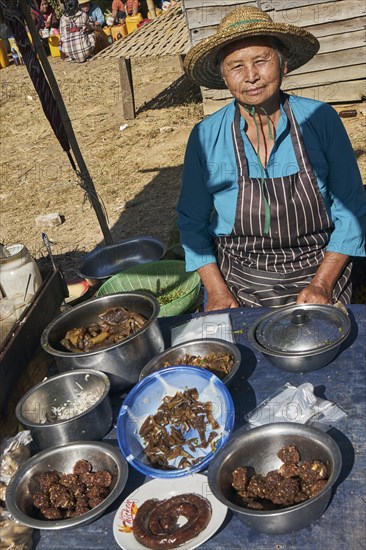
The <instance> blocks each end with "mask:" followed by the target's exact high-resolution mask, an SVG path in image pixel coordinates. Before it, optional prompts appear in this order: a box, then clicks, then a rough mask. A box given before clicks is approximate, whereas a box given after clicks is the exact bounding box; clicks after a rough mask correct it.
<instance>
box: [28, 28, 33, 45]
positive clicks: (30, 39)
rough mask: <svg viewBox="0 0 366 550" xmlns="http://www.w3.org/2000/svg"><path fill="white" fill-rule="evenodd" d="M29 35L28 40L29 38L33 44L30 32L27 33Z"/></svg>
mask: <svg viewBox="0 0 366 550" xmlns="http://www.w3.org/2000/svg"><path fill="white" fill-rule="evenodd" d="M27 35H28V38H29V42H30V43H31V44H33V40H32V35H31V33H30V32H29V31H28V32H27Z"/></svg>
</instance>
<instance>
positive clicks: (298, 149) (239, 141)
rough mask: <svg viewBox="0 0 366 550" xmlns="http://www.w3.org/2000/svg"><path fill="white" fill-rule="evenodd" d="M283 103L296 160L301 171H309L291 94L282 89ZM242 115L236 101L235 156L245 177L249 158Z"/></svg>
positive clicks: (234, 123)
mask: <svg viewBox="0 0 366 550" xmlns="http://www.w3.org/2000/svg"><path fill="white" fill-rule="evenodd" d="M280 97H281V103H282V106H283V110H284V111H285V114H286V116H287V120H288V125H289V130H290V138H291V141H292V145H293V148H294V152H295V157H296V161H297V163H298V165H299V170H300V171H305V172H309V169H310V170H311V163H310V159H309V156H308V154H307V152H306V149H305V144H304V140H303V138H302V135H301V132H300V128H299V125H298V123H297V121H296V119H295V117H294V114H293V112H292V110H291V108H290V105H289V99H288V98H289V96H288V95H287V94H285V93H283V92H282V91H281V96H280ZM241 119H242V116H241V114H240V109H239V104H238V102H236V107H235V115H234V122H233V125H232V134H233V143H234V151H235V158H236V161H237V166H238V168H239V175H240V176H242V177H244V178H245V179H246V178H248V177H249V170H248V159H247V157H246V155H245V146H244V140H243V136H242V133H241V129H240V123H241Z"/></svg>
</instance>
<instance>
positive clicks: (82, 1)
mask: <svg viewBox="0 0 366 550" xmlns="http://www.w3.org/2000/svg"><path fill="white" fill-rule="evenodd" d="M79 6H80V9H81V11H84V12H85V13H86V14H87V15H88V16H89V19H90V21H91V22H92V23H94V26H95V28H98V27H99V28H102V27H104V25H105V17H104V14H103V12H102V10H101V8H100V7H99V6H98V4H96V3H95V2H89V0H79Z"/></svg>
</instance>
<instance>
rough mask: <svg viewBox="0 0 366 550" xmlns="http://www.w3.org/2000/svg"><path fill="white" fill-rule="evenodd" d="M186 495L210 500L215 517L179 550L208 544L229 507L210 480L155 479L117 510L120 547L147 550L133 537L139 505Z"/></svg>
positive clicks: (198, 477)
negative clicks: (212, 488) (213, 492)
mask: <svg viewBox="0 0 366 550" xmlns="http://www.w3.org/2000/svg"><path fill="white" fill-rule="evenodd" d="M184 493H197V494H199V495H200V496H202V497H205V498H207V500H208V501H209V502H210V504H211V507H212V516H211V519H210V522H209V524H208V525H207V527H206V528H205V529H204V530H203V531H201V533H199V535H197V536H196V537H195V538H193V539H191V540H190V541H188V542H186V543H185V544H182V545H180V546H179V547H177V548H179V550H193V548H197V546H200V544H203V543H204V542H205V541H206V540H208V539H209V538H210V537H212V535H213V534H214V533H216V531H217V529H218V528H219V527H220V525H221V524H222V522H223V521H224V519H225V516H226V512H227V507H226V506H225V505H224V504H222V503H221V502H220V501H219V500H218V499H217V498H216V497H215V496H214V495H213V494H212V493H211V490H210V487H209V485H208V481H207V477H206V476H204V475H202V474H192V475H190V476H187V477H183V478H174V479H153V480H152V481H149V482H147V483H145V484H144V485H141V487H139V488H138V489H136V490H135V491H134V492H133V493H131V494H130V495H129V496H128V497H127V498H126V499H125V500H124V501H123V502H122V504H121V506H120V507H119V508H118V510H117V513H116V515H115V517H114V521H113V534H114V538H115V539H116V542H117V544H118V545H119V546H120V547H121V548H122V549H123V550H146V546H143V545H142V544H140V543H139V542H137V540H136V539H135V537H134V536H133V530H132V523H133V518H134V516H135V514H136V512H137V508H138V506H139V505H141V504H143V503H144V502H145V501H146V500H148V499H150V498H158V499H159V500H163V499H165V498H171V497H173V496H176V495H182V494H184Z"/></svg>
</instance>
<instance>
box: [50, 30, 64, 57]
mask: <svg viewBox="0 0 366 550" xmlns="http://www.w3.org/2000/svg"><path fill="white" fill-rule="evenodd" d="M59 44H60V38H59V36H58V35H57V34H54V35H52V36H49V37H48V46H49V48H50V53H51V56H52V57H60V55H61V54H60V48H59Z"/></svg>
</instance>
